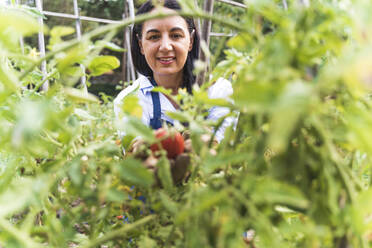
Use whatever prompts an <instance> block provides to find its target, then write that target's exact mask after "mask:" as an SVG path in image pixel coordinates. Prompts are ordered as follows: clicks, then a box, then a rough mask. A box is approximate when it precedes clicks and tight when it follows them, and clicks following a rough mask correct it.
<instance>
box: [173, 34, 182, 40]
mask: <svg viewBox="0 0 372 248" xmlns="http://www.w3.org/2000/svg"><path fill="white" fill-rule="evenodd" d="M171 37H172V38H173V39H180V38H182V34H172V35H171Z"/></svg>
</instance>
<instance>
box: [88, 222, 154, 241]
mask: <svg viewBox="0 0 372 248" xmlns="http://www.w3.org/2000/svg"><path fill="white" fill-rule="evenodd" d="M154 219H155V215H149V216H146V217H144V218H142V219H140V220H138V221H136V222H134V223H132V224H125V226H123V227H122V228H120V229H117V230H114V231H111V232H109V233H107V234H106V235H104V236H102V237H100V238H98V239H96V240H93V241H91V242H90V243H89V244H88V245H86V246H84V248H90V247H97V246H99V245H100V244H103V243H105V242H107V241H110V240H113V239H117V238H119V237H120V238H124V237H126V234H128V233H129V232H131V231H133V230H136V229H138V228H139V227H140V226H143V225H145V224H147V223H148V222H150V221H152V220H154Z"/></svg>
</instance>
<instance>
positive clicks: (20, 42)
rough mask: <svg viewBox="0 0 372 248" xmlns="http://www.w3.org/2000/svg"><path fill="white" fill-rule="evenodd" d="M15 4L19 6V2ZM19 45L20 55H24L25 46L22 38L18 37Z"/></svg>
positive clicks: (17, 0)
mask: <svg viewBox="0 0 372 248" xmlns="http://www.w3.org/2000/svg"><path fill="white" fill-rule="evenodd" d="M15 3H16V4H17V5H19V0H16V1H15ZM19 45H20V47H21V51H22V54H25V45H24V42H23V36H21V37H19Z"/></svg>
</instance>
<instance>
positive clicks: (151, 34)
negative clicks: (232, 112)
mask: <svg viewBox="0 0 372 248" xmlns="http://www.w3.org/2000/svg"><path fill="white" fill-rule="evenodd" d="M179 10H181V6H180V5H179V3H178V2H177V1H176V0H163V1H159V4H158V5H156V6H155V5H154V4H153V1H147V2H146V3H144V4H143V5H142V6H141V7H140V8H139V9H138V12H137V15H142V14H146V13H163V14H169V16H167V17H164V18H159V19H152V20H148V21H145V22H144V23H139V24H135V25H134V27H133V32H132V40H131V51H132V54H133V56H132V57H133V64H134V66H135V68H136V70H137V71H138V72H139V73H140V74H141V75H142V76H141V77H140V78H139V79H137V80H136V81H135V82H134V83H133V85H132V86H130V87H128V88H126V89H124V90H123V91H122V92H120V94H119V95H118V96H117V97H116V99H115V102H114V106H115V113H116V115H117V116H122V115H121V114H120V111H121V109H122V108H121V106H122V104H123V99H124V98H125V97H126V96H127V95H128V94H130V93H133V92H134V91H136V93H137V96H138V98H139V103H140V105H141V107H142V121H143V123H144V124H146V125H148V126H151V127H152V128H153V129H158V128H160V127H162V124H163V123H164V122H165V123H168V124H171V125H173V124H174V121H173V120H172V119H171V118H169V117H168V116H167V115H166V112H174V111H176V110H177V109H179V106H178V105H177V104H176V103H175V102H174V101H172V99H171V98H169V97H167V96H166V95H164V94H162V93H158V92H153V91H152V89H153V88H154V87H156V86H162V87H164V88H165V89H170V90H171V93H172V94H173V95H176V94H178V90H179V89H186V91H187V92H188V93H190V94H192V86H193V84H194V83H195V75H194V74H193V69H194V62H195V61H196V60H197V59H198V54H199V47H200V40H199V35H198V32H197V30H196V27H195V22H194V20H193V19H192V18H189V17H181V16H179V15H175V14H176V13H177V11H179ZM231 94H232V87H231V84H230V82H229V81H227V80H225V79H219V80H217V81H216V82H215V83H214V84H213V85H212V86H211V87H210V88H209V91H208V95H209V97H210V98H228V97H229V95H231ZM227 113H229V109H227V108H221V107H214V108H212V109H210V111H209V116H208V118H209V119H212V120H218V119H219V118H220V117H222V116H224V115H226V114H227ZM232 122H233V120H232V119H228V120H226V121H225V122H224V123H223V125H222V128H220V129H219V130H218V132H217V135H216V138H217V140H218V141H220V140H221V139H222V138H223V133H224V129H225V128H226V127H227V126H229V125H231V124H232Z"/></svg>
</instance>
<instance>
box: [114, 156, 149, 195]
mask: <svg viewBox="0 0 372 248" xmlns="http://www.w3.org/2000/svg"><path fill="white" fill-rule="evenodd" d="M117 168H118V170H119V176H120V177H121V178H122V179H123V180H125V181H127V182H128V183H130V184H134V185H137V186H141V187H144V188H150V187H151V186H152V185H153V184H154V177H153V174H152V173H151V172H150V171H149V170H148V169H146V168H145V167H144V165H143V164H142V162H141V161H139V160H136V159H133V158H126V159H124V160H123V161H122V162H120V163H119V164H118V166H117Z"/></svg>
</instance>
